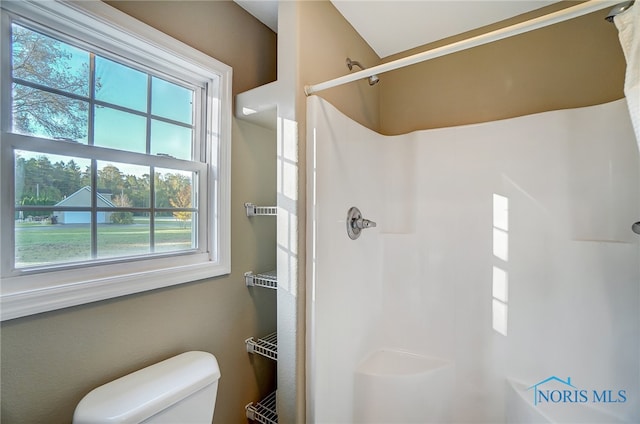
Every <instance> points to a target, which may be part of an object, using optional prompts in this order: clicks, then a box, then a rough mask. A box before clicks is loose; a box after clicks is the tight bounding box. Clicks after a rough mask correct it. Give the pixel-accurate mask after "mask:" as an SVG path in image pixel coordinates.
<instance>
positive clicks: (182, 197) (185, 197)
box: [169, 185, 191, 226]
mask: <svg viewBox="0 0 640 424" xmlns="http://www.w3.org/2000/svg"><path fill="white" fill-rule="evenodd" d="M169 202H170V203H171V206H173V207H174V208H190V207H191V186H190V185H187V186H184V187H183V188H182V190H180V191H179V192H178V193H176V195H175V197H174V198H173V199H169ZM173 216H174V217H175V218H176V219H178V220H180V221H181V222H182V224H183V225H184V226H186V225H187V222H188V221H190V220H191V212H187V211H176V212H174V213H173Z"/></svg>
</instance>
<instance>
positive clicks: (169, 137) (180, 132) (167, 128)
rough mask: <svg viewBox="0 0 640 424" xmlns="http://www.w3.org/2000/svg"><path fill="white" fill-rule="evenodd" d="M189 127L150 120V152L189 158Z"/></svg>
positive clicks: (190, 131)
mask: <svg viewBox="0 0 640 424" xmlns="http://www.w3.org/2000/svg"><path fill="white" fill-rule="evenodd" d="M191 134H192V130H191V128H185V127H181V126H178V125H173V124H168V123H166V122H162V121H156V120H155V119H154V120H152V121H151V154H152V155H161V156H171V157H174V158H177V159H186V160H191Z"/></svg>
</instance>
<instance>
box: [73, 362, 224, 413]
mask: <svg viewBox="0 0 640 424" xmlns="http://www.w3.org/2000/svg"><path fill="white" fill-rule="evenodd" d="M219 378H220V368H219V366H218V361H217V360H216V358H215V356H213V355H212V354H210V353H207V352H195V351H194V352H186V353H182V354H180V355H178V356H174V357H173V358H169V359H167V360H164V361H162V362H159V363H157V364H154V365H151V366H149V367H147V368H143V369H141V370H139V371H136V372H134V373H131V374H128V375H125V376H124V377H121V378H119V379H117V380H114V381H112V382H110V383H107V384H105V385H103V386H100V387H98V388H96V389H94V390H92V391H91V392H89V393H88V394H87V395H86V396H85V397H84V398H83V399H82V400H81V401H80V403H79V404H78V406H77V407H76V410H75V413H74V415H73V422H74V423H78V424H79V423H95V422H102V423H129V422H136V423H137V422H140V421H142V420H145V419H147V418H149V417H151V416H153V415H155V414H157V413H158V412H160V411H162V410H164V409H166V408H168V407H169V406H171V405H173V404H174V403H177V402H179V401H181V400H182V399H184V398H186V397H187V396H189V395H191V394H193V393H195V392H197V391H198V390H200V389H202V388H204V387H206V386H208V385H210V384H212V383H214V382H216V381H217V380H218V379H219ZM212 401H213V400H212Z"/></svg>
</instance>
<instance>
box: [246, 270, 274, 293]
mask: <svg viewBox="0 0 640 424" xmlns="http://www.w3.org/2000/svg"><path fill="white" fill-rule="evenodd" d="M244 282H245V284H246V285H247V287H255V286H257V287H265V288H267V289H277V288H278V274H277V272H276V271H269V272H263V273H260V274H254V273H253V272H251V271H248V272H245V273H244Z"/></svg>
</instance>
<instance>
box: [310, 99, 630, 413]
mask: <svg viewBox="0 0 640 424" xmlns="http://www.w3.org/2000/svg"><path fill="white" fill-rule="evenodd" d="M307 125H308V126H307V127H308V137H307V140H309V143H310V147H309V158H308V168H307V169H308V178H307V179H308V184H309V195H308V199H309V204H308V240H309V245H308V249H307V251H308V257H307V269H308V278H307V281H308V282H307V284H308V290H307V297H308V303H307V314H308V317H307V344H308V346H307V352H308V354H307V355H308V356H307V399H308V410H307V414H308V421H309V422H316V423H350V422H398V423H407V422H527V421H529V422H541V421H543V422H617V421H620V422H639V421H640V412H639V410H640V390H639V387H640V343H639V339H640V247H639V246H640V245H639V241H640V236H638V235H637V234H634V233H633V232H632V231H631V225H632V223H633V222H635V221H637V220H638V218H639V217H640V183H639V181H640V171H639V164H638V162H639V160H638V156H639V155H638V151H637V146H636V144H635V139H634V135H633V132H632V128H631V124H630V121H629V115H628V111H627V109H626V105H625V103H624V101H622V100H621V101H617V102H613V103H608V104H604V105H598V106H593V107H588V108H581V109H572V110H563V111H554V112H547V113H541V114H536V115H531V116H525V117H519V118H514V119H508V120H504V121H497V122H490V123H485V124H478V125H469V126H462V127H455V128H446V129H437V130H428V131H420V132H416V133H411V134H407V135H401V136H382V135H379V134H377V133H375V132H372V131H370V130H368V129H366V128H364V127H362V126H360V125H358V124H357V123H355V122H353V121H352V120H350V119H349V118H347V117H346V116H344V115H342V114H341V113H340V112H339V111H337V110H336V109H335V108H334V107H333V106H331V105H330V104H329V103H327V102H325V101H324V100H322V99H321V98H319V97H313V96H312V97H310V98H308V117H307ZM352 206H357V207H358V208H359V209H360V210H361V211H362V214H363V217H364V218H366V219H370V220H372V221H375V222H377V227H375V228H367V229H364V230H362V233H361V236H360V237H359V238H358V239H357V240H351V239H350V238H349V237H348V236H347V231H346V225H347V223H346V217H347V211H348V209H349V208H350V207H352Z"/></svg>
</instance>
